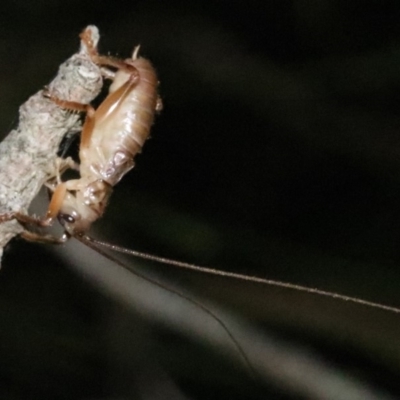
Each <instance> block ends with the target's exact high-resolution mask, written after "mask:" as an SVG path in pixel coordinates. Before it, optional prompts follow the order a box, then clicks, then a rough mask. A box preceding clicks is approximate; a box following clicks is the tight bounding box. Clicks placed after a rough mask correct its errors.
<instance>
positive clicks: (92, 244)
mask: <svg viewBox="0 0 400 400" xmlns="http://www.w3.org/2000/svg"><path fill="white" fill-rule="evenodd" d="M74 237H75V239H77V240H79V241H80V242H81V243H83V244H84V245H86V246H88V247H89V248H91V249H92V250H94V251H96V252H98V253H99V254H101V255H102V256H103V257H105V258H107V259H108V260H110V261H112V262H114V263H115V264H117V265H119V266H120V267H122V268H124V269H127V270H129V271H130V272H132V273H133V274H134V275H136V276H137V277H139V278H141V279H144V280H145V281H147V282H150V283H151V284H153V285H155V286H158V287H159V288H161V289H163V290H166V291H168V292H171V293H173V294H175V295H176V296H178V297H180V298H181V299H184V300H186V301H187V302H189V303H191V304H193V305H194V306H196V307H198V308H200V309H201V310H202V311H204V313H206V314H207V315H209V316H210V317H211V318H213V319H214V320H215V321H216V322H217V323H218V324H219V325H220V327H221V328H222V329H223V330H224V331H225V333H226V334H227V335H228V337H229V339H230V340H231V341H232V343H233V344H234V346H235V348H236V350H237V351H238V352H239V354H240V356H241V358H242V359H243V361H244V363H245V365H246V367H247V368H248V369H249V371H250V373H251V376H252V378H253V379H255V378H256V372H255V369H254V367H253V365H252V364H251V362H250V360H249V358H248V357H247V355H246V353H245V351H244V350H243V348H242V346H241V345H240V343H239V342H238V340H237V339H236V338H235V336H233V334H232V333H231V332H230V330H229V328H228V326H227V325H226V324H225V322H224V321H223V320H222V319H221V318H219V317H218V316H217V315H216V314H215V313H214V312H213V311H211V310H210V309H208V308H207V307H206V306H204V305H203V304H201V303H200V302H199V301H197V300H194V299H192V298H190V297H189V296H186V295H185V294H183V293H181V292H179V291H178V290H176V289H173V288H171V287H169V286H167V285H164V284H163V283H160V282H158V281H156V280H155V279H153V278H149V277H148V276H146V275H143V274H142V273H140V272H138V271H137V270H136V269H135V268H133V267H132V266H131V265H128V264H125V263H123V262H122V261H120V260H118V259H117V258H115V257H113V256H112V255H110V254H108V253H106V252H105V251H104V250H102V249H101V248H100V246H103V247H106V248H112V246H113V245H110V244H108V243H107V244H106V245H104V244H103V242H101V241H97V240H96V239H93V238H91V237H90V236H87V235H76V236H74ZM121 249H123V248H122V247H121ZM125 250H128V249H125ZM116 251H118V250H116ZM120 252H121V253H123V252H122V251H120ZM149 256H150V255H149ZM138 257H139V258H145V257H140V256H138Z"/></svg>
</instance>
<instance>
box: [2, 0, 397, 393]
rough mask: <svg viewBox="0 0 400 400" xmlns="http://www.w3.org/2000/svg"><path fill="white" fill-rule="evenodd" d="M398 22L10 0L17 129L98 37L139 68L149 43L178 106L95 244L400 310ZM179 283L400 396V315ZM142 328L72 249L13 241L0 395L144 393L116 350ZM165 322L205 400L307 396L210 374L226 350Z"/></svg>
mask: <svg viewBox="0 0 400 400" xmlns="http://www.w3.org/2000/svg"><path fill="white" fill-rule="evenodd" d="M399 21H400V4H399V3H398V2H397V1H383V0H379V1H378V0H376V1H373V0H371V1H366V0H364V1H356V0H354V1H351V2H349V1H344V0H292V1H289V0H275V1H270V0H265V1H251V0H248V1H246V2H241V1H213V2H212V1H203V2H200V1H199V2H196V1H186V2H179V1H173V0H172V1H168V2H157V1H116V0H114V1H113V2H106V1H103V2H91V1H89V2H82V1H70V0H63V1H62V2H61V1H54V0H53V1H40V2H39V1H36V2H33V1H32V2H28V1H13V2H7V1H5V2H3V3H2V5H1V17H0V27H1V28H0V32H1V36H0V59H1V60H2V61H1V65H0V76H1V78H0V79H1V85H0V98H1V99H2V107H1V108H0V117H1V118H0V128H1V132H2V133H4V135H5V134H6V133H7V132H8V131H9V130H10V129H11V127H12V126H13V124H15V122H16V119H17V116H18V113H17V110H18V107H19V105H20V104H22V103H23V102H24V101H25V100H26V99H27V98H28V97H29V96H30V95H31V94H33V93H34V92H36V91H37V90H39V89H40V88H41V87H43V86H44V85H45V84H46V83H47V82H49V81H50V80H51V78H52V76H54V74H55V72H56V70H57V68H58V65H59V64H60V63H61V62H62V61H64V60H65V59H66V58H68V57H69V56H70V55H71V54H73V53H74V52H75V51H76V49H77V48H78V44H79V39H78V33H79V32H80V31H81V30H82V28H83V27H85V26H86V25H87V24H89V23H93V24H95V25H97V26H98V27H99V29H100V32H101V34H102V38H101V42H100V51H102V52H103V53H106V54H108V53H110V54H112V55H119V56H121V57H126V56H128V55H129V54H130V52H131V50H132V48H133V46H134V45H136V44H139V43H140V44H141V46H142V47H141V53H142V55H143V56H145V57H148V58H149V59H151V60H152V62H153V63H154V65H155V67H156V69H157V71H158V74H159V78H160V82H161V85H160V93H161V96H162V98H163V101H164V110H163V111H162V113H161V115H160V116H159V117H157V120H156V124H155V126H154V128H153V130H152V139H151V140H149V141H148V142H147V143H146V146H145V148H144V152H143V154H142V155H140V156H139V157H138V158H137V166H136V168H135V169H134V171H133V172H131V173H130V174H129V175H128V176H127V177H126V178H124V180H123V181H122V182H121V183H120V184H119V185H118V186H117V188H116V190H115V193H114V195H113V197H112V199H111V203H110V206H109V209H108V210H107V213H106V215H105V217H104V218H103V220H102V221H99V222H98V223H96V227H94V230H93V231H92V232H91V234H92V235H93V236H96V237H102V238H104V239H106V240H109V241H111V242H114V243H119V244H123V245H125V246H128V247H131V248H135V249H138V250H143V251H148V252H151V253H155V254H159V255H164V256H168V257H172V258H178V259H181V260H185V261H189V262H194V263H197V264H201V265H207V266H214V267H216V268H220V269H223V270H229V271H237V272H241V273H249V274H252V275H258V276H262V277H265V278H271V279H278V280H284V281H290V282H293V283H298V284H303V285H309V286H313V287H318V288H321V289H325V290H332V291H337V292H340V293H345V294H348V295H354V296H357V297H362V298H365V299H368V300H371V301H376V302H381V303H385V304H388V305H394V306H395V305H397V306H400V294H399V278H400V269H399V265H400V253H399V226H400V212H399V204H400V118H399V106H400V97H399V94H398V93H399V91H400V24H399ZM149 268H152V266H151V265H149ZM153 268H154V267H153ZM163 269H165V267H163ZM168 274H169V273H168ZM174 276H176V279H178V280H179V281H180V282H181V284H182V285H184V286H185V287H188V288H190V290H193V291H194V292H197V293H200V294H201V295H203V296H204V297H207V298H209V299H213V301H215V302H218V303H220V304H222V305H224V307H226V308H228V309H231V310H232V311H234V312H236V313H238V314H241V315H243V316H245V317H246V318H248V319H249V320H250V321H251V322H252V323H253V324H254V325H255V326H258V327H259V328H260V329H261V328H263V327H266V328H268V329H269V330H271V331H272V332H273V333H274V334H275V335H276V336H277V337H283V338H285V339H287V340H288V342H290V343H291V344H292V345H293V346H295V347H296V346H304V347H305V348H307V349H309V350H310V351H313V352H315V353H317V354H320V356H321V357H323V358H324V359H326V360H328V362H329V363H331V364H332V365H334V366H336V367H338V368H339V369H340V370H341V371H342V373H343V374H348V375H350V376H351V375H352V374H353V375H354V376H356V377H358V378H360V379H361V380H363V381H368V382H370V384H371V385H372V386H373V387H377V388H379V389H380V390H384V391H388V392H391V393H392V394H393V395H395V396H396V395H397V396H400V385H399V384H398V382H400V347H399V340H398V337H399V334H400V323H399V321H400V320H399V316H398V315H395V314H390V313H385V312H377V311H374V310H372V309H369V308H365V307H362V306H353V305H349V304H347V303H343V302H339V301H331V300H325V299H321V298H319V297H316V296H313V295H304V294H296V293H293V292H289V291H284V290H282V289H280V290H278V289H274V288H270V287H265V286H264V287H260V286H256V285H251V284H246V283H244V282H243V283H237V282H232V281H229V280H221V279H218V280H217V281H215V278H212V277H206V276H199V275H198V274H180V273H179V272H177V271H175V270H173V269H172V267H171V268H170V279H172V280H173V279H174ZM215 282H217V283H218V284H215ZM110 315H112V317H110ZM110 318H114V319H115V321H114V319H113V321H114V323H110ZM131 319H132V320H134V319H135V316H134V315H133V314H132V313H131V312H128V311H127V310H124V311H121V310H120V309H119V308H118V305H117V303H115V302H114V300H113V299H112V298H108V297H105V296H104V295H103V294H102V293H101V292H100V291H99V290H97V288H96V286H95V285H93V284H90V283H88V282H87V281H85V280H84V279H83V278H82V277H81V276H79V275H77V274H76V273H74V272H73V271H72V270H71V269H69V268H68V266H67V265H65V263H64V262H62V261H61V260H59V259H57V249H56V250H55V252H53V249H51V250H50V249H49V248H48V247H45V246H40V245H32V244H25V243H23V242H22V241H14V242H13V243H12V244H11V246H10V247H9V249H8V251H7V252H6V255H5V257H4V260H3V269H2V271H1V273H0V396H1V398H2V399H39V398H40V399H47V398H48V399H52V398H58V399H64V398H65V399H67V398H74V399H94V398H100V399H102V398H131V397H130V394H128V393H130V392H129V390H131V388H130V389H129V390H127V389H126V391H125V389H124V385H122V386H121V385H116V384H115V380H113V379H111V378H110V370H113V374H116V372H115V370H116V369H117V370H118V368H121V370H123V369H124V368H123V365H122V364H118V362H117V361H115V359H113V358H112V357H111V356H110V352H107V351H105V350H104V346H107V343H108V345H110V343H114V341H115V340H118V337H119V336H118V333H117V332H118V329H119V328H120V324H125V323H126V321H127V320H129V321H130V320H131ZM148 319H149V321H144V320H143V321H142V320H141V322H140V323H139V322H137V321H136V322H132V325H133V326H135V327H138V328H137V329H139V330H140V329H142V330H145V331H146V332H147V330H149V331H152V340H151V343H149V344H147V346H148V347H147V348H146V349H147V350H146V351H148V353H147V354H151V357H158V358H159V360H158V362H159V363H160V365H162V368H163V373H165V374H168V375H169V376H170V377H171V380H172V381H173V382H174V383H175V384H176V385H177V386H178V387H179V388H181V390H182V391H183V393H185V394H186V395H187V396H188V397H189V398H207V399H211V398H230V399H236V398H251V397H254V398H270V399H293V398H298V397H296V395H293V394H292V395H289V394H288V393H286V392H287V391H286V388H285V387H280V388H276V386H275V385H271V387H263V388H258V387H256V385H253V384H251V383H249V381H248V378H247V377H245V376H242V375H246V372H243V371H240V372H238V371H230V368H231V367H232V366H229V365H228V363H226V362H225V364H224V361H223V360H220V361H218V362H220V363H221V366H220V367H219V368H216V367H215V368H212V366H213V365H214V363H215V362H217V361H215V360H214V358H213V357H215V356H213V355H212V353H211V350H208V351H210V354H209V355H206V354H205V353H204V352H205V351H206V350H204V349H202V348H197V347H196V345H194V344H193V343H190V340H188V339H182V338H179V337H176V336H174V335H175V334H174V333H171V332H168V330H167V329H165V327H164V329H160V328H159V327H157V324H155V323H152V322H151V316H149V317H148ZM105 320H107V321H108V322H107V323H105V322H104V321H105ZM121 321H125V322H123V323H121ZM149 322H150V325H151V328H149V327H148V326H147V324H148V323H149ZM118 327H119V328H118ZM139 327H140V328H139ZM145 336H146V335H145ZM110 338H112V339H110ZM185 340H187V341H188V343H186V342H185ZM127 342H128V343H129V341H127ZM123 346H128V345H127V343H126V341H125V342H124V344H123ZM123 346H122V347H123ZM128 347H129V346H128ZM155 349H157V350H155ZM126 352H127V353H129V348H127V349H126ZM139 358H140V357H139ZM171 360H172V361H171ZM116 365H118V368H117V367H115V366H116ZM127 368H129V366H127ZM136 368H138V369H140V367H136ZM160 368H161V367H160ZM233 369H234V368H233ZM125 372H126V370H125ZM129 379H131V378H129V376H128V377H127V380H129ZM132 379H133V378H132ZM242 380H243V381H242ZM117 386H118V389H117V388H116V387H117ZM135 390H138V392H137V393H139V389H137V388H135ZM118 396H120V397H118ZM137 396H138V397H136V398H141V397H140V394H137ZM257 396H258V397H257ZM266 396H269V397H266ZM293 396H295V397H293ZM132 398H133V397H132ZM143 398H151V397H144V395H143ZM154 398H156V397H154ZM160 398H164V397H160Z"/></svg>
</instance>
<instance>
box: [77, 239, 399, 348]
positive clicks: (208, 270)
mask: <svg viewBox="0 0 400 400" xmlns="http://www.w3.org/2000/svg"><path fill="white" fill-rule="evenodd" d="M78 240H80V241H82V242H83V243H85V244H87V245H88V246H89V247H92V248H94V247H95V248H96V249H98V246H102V247H105V248H107V249H110V250H113V251H117V252H119V253H123V254H129V255H131V256H134V257H138V258H142V259H145V260H149V261H155V262H157V263H160V264H167V265H171V266H174V267H178V268H183V269H189V270H192V271H196V272H201V273H204V274H209V275H217V276H222V277H225V278H232V279H238V280H241V281H247V282H254V283H261V284H263V285H270V286H276V287H280V288H284V289H290V290H297V291H298V292H306V293H310V294H316V295H319V296H324V297H330V298H333V299H338V300H342V301H347V302H350V303H355V304H360V305H363V306H367V307H372V308H377V309H379V310H384V311H389V312H392V313H395V314H400V308H398V307H392V306H387V305H385V304H381V303H375V302H373V301H368V300H363V299H360V298H358V297H353V296H347V295H344V294H340V293H335V292H329V291H326V290H321V289H317V288H312V287H308V286H303V285H296V284H294V283H289V282H282V281H278V280H274V279H264V278H260V277H258V276H250V275H244V274H238V273H235V272H227V271H220V270H217V269H214V268H208V267H200V266H198V265H195V264H190V263H186V262H182V261H177V260H172V259H169V258H165V257H158V256H155V255H152V254H148V253H142V252H140V251H136V250H131V249H127V248H124V247H121V246H118V245H115V244H110V243H107V242H103V241H101V240H97V239H93V238H91V237H90V236H87V235H82V236H81V237H79V238H78ZM107 257H108V256H107ZM119 265H121V264H119ZM122 266H124V265H122ZM124 267H125V266H124ZM125 268H126V267H125ZM135 273H136V272H135ZM145 279H148V278H145ZM156 284H157V285H158V286H162V285H160V284H158V283H156ZM167 290H170V289H167ZM175 293H176V292H175ZM176 294H178V295H179V296H181V297H184V298H185V299H186V300H189V301H191V302H193V303H195V302H194V301H193V300H191V299H188V298H187V297H186V296H184V295H181V294H179V293H176ZM199 306H200V307H201V308H202V309H203V310H204V311H206V312H207V313H209V314H212V313H211V312H210V311H209V310H207V309H205V308H204V306H201V305H200V304H199ZM213 316H214V315H213ZM214 317H215V316H214ZM215 319H216V320H218V321H219V323H220V324H221V325H222V326H223V327H224V329H225V330H226V327H225V326H224V324H223V323H222V321H220V320H219V319H218V318H217V317H215ZM228 334H229V333H228ZM229 336H230V337H231V339H232V340H233V341H234V342H235V343H236V340H234V339H233V338H232V335H231V334H229ZM241 353H242V351H241Z"/></svg>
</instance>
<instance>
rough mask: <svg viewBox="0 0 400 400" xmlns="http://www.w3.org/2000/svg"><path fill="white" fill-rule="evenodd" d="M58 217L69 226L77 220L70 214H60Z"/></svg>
mask: <svg viewBox="0 0 400 400" xmlns="http://www.w3.org/2000/svg"><path fill="white" fill-rule="evenodd" d="M58 217H59V218H60V219H61V220H62V221H64V222H66V223H68V224H73V223H74V222H75V218H74V217H73V216H72V215H70V214H59V215H58Z"/></svg>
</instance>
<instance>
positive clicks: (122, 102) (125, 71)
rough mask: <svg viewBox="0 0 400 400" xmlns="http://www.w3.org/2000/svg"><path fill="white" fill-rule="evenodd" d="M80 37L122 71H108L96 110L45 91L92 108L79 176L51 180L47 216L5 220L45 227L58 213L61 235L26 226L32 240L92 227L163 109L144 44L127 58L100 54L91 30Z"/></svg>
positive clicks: (63, 164) (77, 107) (68, 105)
mask: <svg viewBox="0 0 400 400" xmlns="http://www.w3.org/2000/svg"><path fill="white" fill-rule="evenodd" d="M81 39H82V41H83V42H84V43H85V44H86V46H87V48H88V49H89V50H90V51H89V54H90V56H91V58H92V60H93V61H94V62H95V63H96V64H99V65H102V66H109V67H114V68H118V70H117V71H116V72H115V73H114V72H113V71H111V70H109V69H104V70H103V72H104V75H105V77H106V78H109V79H112V80H113V83H112V84H111V86H110V89H109V94H108V96H107V97H106V99H105V100H104V101H103V102H102V103H101V105H100V106H99V107H98V108H97V110H94V109H93V107H92V106H90V105H84V104H79V103H74V102H69V101H64V100H60V99H58V98H57V97H55V96H53V95H52V94H51V93H49V92H47V93H46V96H47V97H49V98H50V99H51V100H53V101H54V102H55V103H56V104H57V105H59V106H60V107H62V108H65V109H69V110H71V111H85V112H86V113H87V115H86V119H85V123H84V126H83V130H82V136H81V144H80V152H79V157H80V165H79V172H80V178H79V179H73V180H69V181H66V182H61V181H60V179H59V178H58V179H57V182H56V183H55V184H54V183H52V184H50V186H52V189H53V190H54V193H53V196H52V198H51V202H50V205H49V207H48V211H47V215H46V217H45V218H41V219H36V218H32V217H30V216H26V215H22V214H20V213H12V214H8V215H7V216H3V217H2V220H3V221H5V220H7V219H12V218H16V219H18V220H19V221H20V222H22V223H23V224H27V223H34V224H37V225H40V226H49V225H51V224H52V223H53V221H54V219H55V218H56V217H58V219H59V220H60V222H61V224H62V225H63V226H64V229H65V234H64V235H63V236H62V237H61V238H55V237H52V236H50V235H39V234H36V233H33V232H30V231H25V232H23V234H22V236H23V237H25V238H26V239H28V240H36V241H45V242H53V243H54V242H56V243H57V242H64V241H65V240H67V239H68V237H70V236H75V235H81V234H83V233H84V232H86V231H88V230H89V228H90V226H91V224H92V223H93V222H94V221H96V220H97V219H98V218H100V217H101V216H102V215H103V213H104V210H105V208H106V206H107V202H108V199H109V197H110V195H111V192H112V188H113V186H114V185H116V184H117V183H118V182H119V180H120V179H121V178H122V177H123V176H124V175H125V174H126V173H127V172H128V171H129V170H130V169H131V168H132V167H133V166H134V161H133V159H134V157H135V156H136V155H137V153H139V152H140V151H141V149H142V147H143V145H144V142H145V141H146V139H147V138H148V136H149V133H150V128H151V126H152V124H153V119H154V114H155V112H156V111H157V110H160V109H161V100H160V98H159V96H158V92H157V86H158V78H157V74H156V72H155V70H154V68H153V66H152V65H151V63H150V61H148V60H146V59H144V58H141V57H138V51H139V47H136V48H135V49H134V52H133V55H132V58H130V59H127V60H125V61H123V60H119V59H115V58H111V57H105V56H100V55H98V54H97V50H96V48H95V47H94V46H93V43H92V42H91V35H90V33H89V32H87V30H85V31H84V32H83V33H82V34H81ZM72 167H73V162H72V160H70V159H68V160H61V161H60V169H61V170H65V169H67V168H72ZM76 169H78V168H76ZM57 176H59V171H57Z"/></svg>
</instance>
